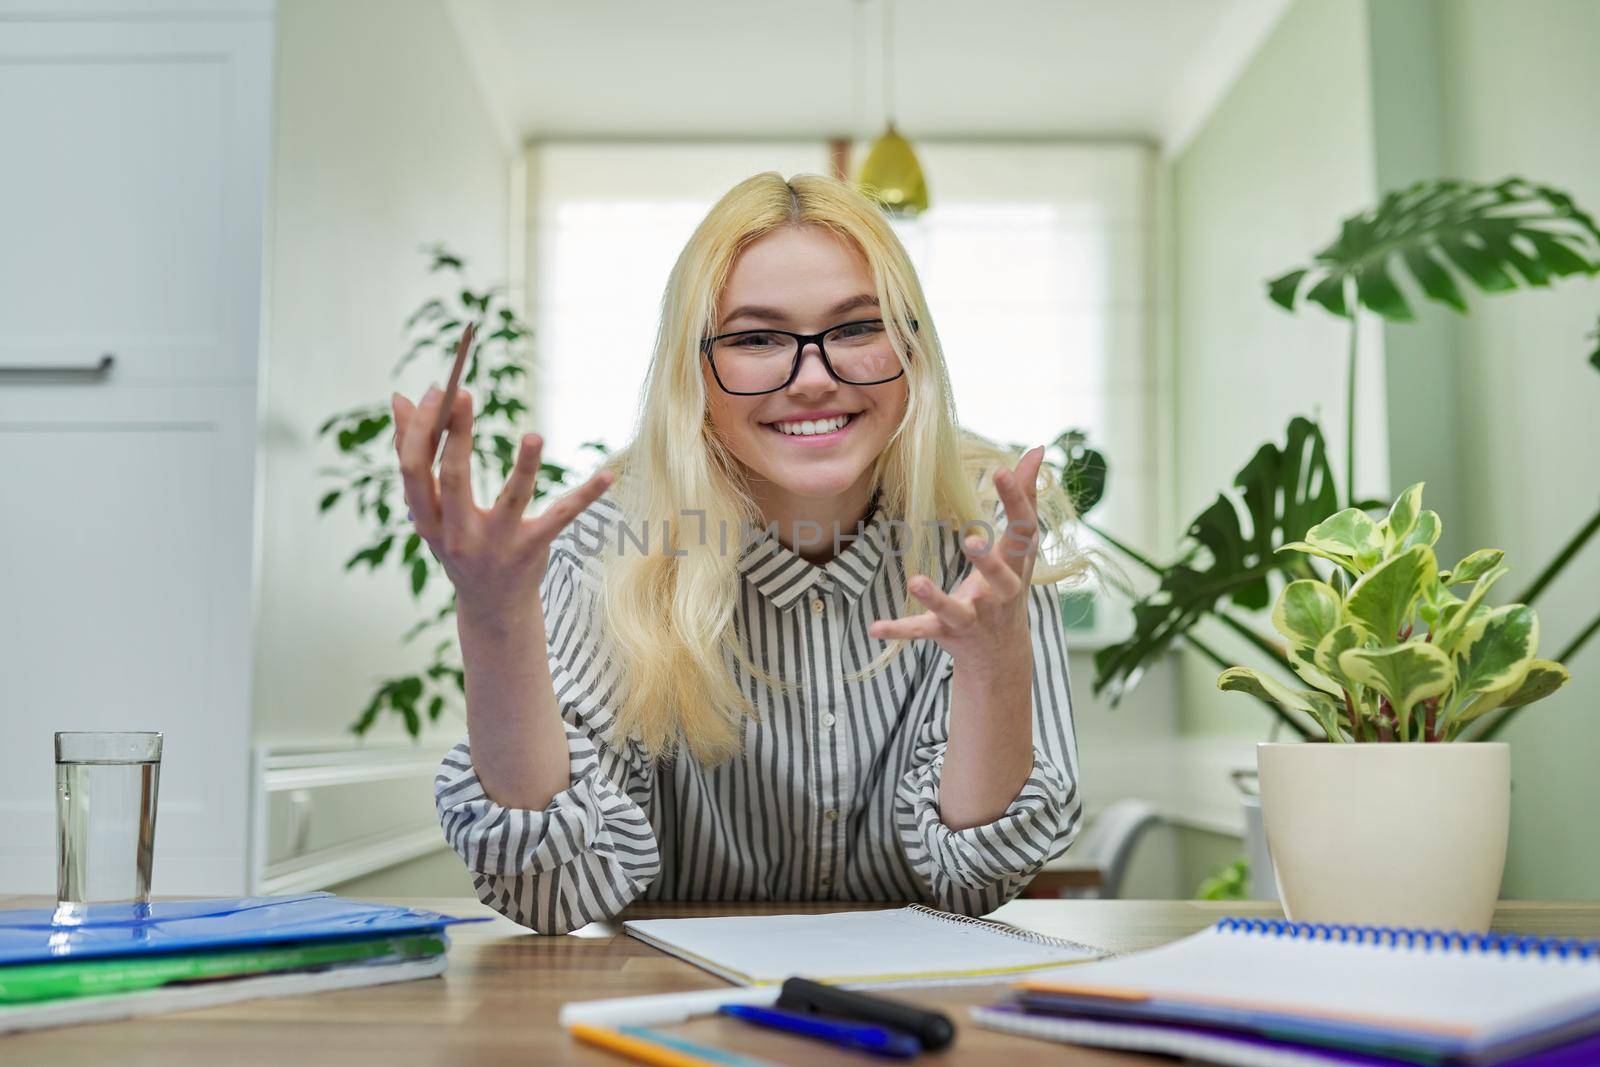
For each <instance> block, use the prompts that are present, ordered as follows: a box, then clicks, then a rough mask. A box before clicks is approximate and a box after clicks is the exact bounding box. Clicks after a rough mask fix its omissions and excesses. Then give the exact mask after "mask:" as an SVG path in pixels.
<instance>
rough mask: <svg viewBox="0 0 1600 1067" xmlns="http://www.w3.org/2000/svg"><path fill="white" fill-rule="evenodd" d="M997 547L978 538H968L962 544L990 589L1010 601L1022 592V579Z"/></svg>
mask: <svg viewBox="0 0 1600 1067" xmlns="http://www.w3.org/2000/svg"><path fill="white" fill-rule="evenodd" d="M997 547H998V546H996V545H986V544H984V543H983V541H982V540H980V539H979V538H976V537H968V538H966V539H965V540H964V541H962V542H961V550H962V551H963V552H965V553H966V554H967V558H968V559H970V560H971V561H972V565H973V567H975V568H977V570H978V573H979V574H982V575H983V577H984V579H985V580H986V581H988V583H989V588H991V589H993V590H994V592H995V594H996V595H997V596H1000V597H1003V598H1006V599H1009V598H1011V597H1014V596H1016V595H1017V593H1019V592H1020V591H1021V590H1022V578H1021V577H1020V576H1019V575H1018V574H1017V572H1016V571H1015V570H1013V569H1012V566H1011V561H1010V560H1008V559H1004V558H1002V557H1003V556H1004V553H1003V552H1001V551H996V549H997Z"/></svg>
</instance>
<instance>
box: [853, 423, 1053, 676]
mask: <svg viewBox="0 0 1600 1067" xmlns="http://www.w3.org/2000/svg"><path fill="white" fill-rule="evenodd" d="M1043 462H1044V448H1043V447H1037V448H1032V449H1029V450H1028V451H1027V452H1026V453H1024V454H1023V456H1022V459H1021V460H1020V461H1019V462H1018V463H1017V467H1016V469H1015V470H1008V469H1006V468H1004V467H1002V468H1000V469H999V470H997V471H995V475H994V484H995V488H996V490H998V492H999V495H1000V500H1001V502H1002V503H1003V504H1004V505H1005V511H1006V529H1005V532H1004V533H1003V534H1002V535H1001V537H1000V539H999V540H998V541H997V542H995V543H992V544H985V543H984V540H983V538H981V537H977V536H968V537H967V538H965V539H964V540H963V541H962V546H961V547H962V550H963V551H964V552H965V553H966V555H967V558H968V559H970V560H972V564H973V571H972V573H971V574H969V575H967V577H966V578H965V579H963V580H962V582H961V584H960V585H959V586H957V587H956V589H955V591H954V592H952V593H946V592H944V590H942V589H940V588H939V587H938V585H936V584H935V583H934V582H933V580H932V579H930V578H929V577H927V576H926V575H922V574H919V575H916V576H914V577H913V578H911V580H910V581H909V582H907V583H906V584H907V587H908V589H909V591H910V592H911V594H912V595H914V596H915V597H917V599H919V600H921V601H922V602H923V603H924V604H926V605H927V606H928V610H927V611H924V612H922V613H921V614H918V615H909V616H906V617H903V618H898V619H878V620H876V621H875V622H873V623H872V625H871V626H870V627H869V628H868V631H867V632H868V633H870V634H871V635H872V636H873V637H877V638H879V639H881V640H885V641H891V640H896V639H899V638H906V639H918V638H923V639H927V640H930V641H934V642H936V643H937V644H938V645H939V646H940V647H942V648H944V649H945V650H947V651H948V652H950V654H951V655H952V656H953V657H954V658H955V661H956V663H957V664H963V665H972V666H977V667H994V668H999V667H1002V666H1004V665H1007V664H1011V663H1013V662H1019V663H1020V662H1022V661H1023V659H1025V657H1026V656H1027V653H1028V651H1029V644H1028V640H1029V639H1028V585H1029V581H1030V579H1031V578H1032V576H1033V564H1034V560H1035V559H1036V558H1037V556H1038V551H1039V516H1038V490H1037V488H1036V482H1037V480H1038V477H1039V466H1040V464H1041V463H1043Z"/></svg>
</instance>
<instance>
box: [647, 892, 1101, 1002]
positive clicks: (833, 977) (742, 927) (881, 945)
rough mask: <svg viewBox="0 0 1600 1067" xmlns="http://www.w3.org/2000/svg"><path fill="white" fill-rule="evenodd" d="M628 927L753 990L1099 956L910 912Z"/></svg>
mask: <svg viewBox="0 0 1600 1067" xmlns="http://www.w3.org/2000/svg"><path fill="white" fill-rule="evenodd" d="M623 928H624V929H625V930H627V931H628V933H630V934H633V935H634V936H636V937H639V938H641V939H642V940H645V941H648V942H649V943H651V944H653V945H655V946H656V947H657V948H660V949H663V950H665V951H667V952H671V953H673V954H674V955H681V956H684V957H685V958H689V959H690V960H691V962H695V963H698V964H700V965H701V966H703V967H706V969H707V970H710V971H712V972H714V973H716V974H720V975H722V976H723V977H725V978H728V979H730V980H732V981H735V982H741V983H746V984H748V983H762V982H781V981H783V979H785V978H788V977H790V976H791V975H800V976H801V977H805V978H813V979H826V980H829V981H835V982H838V981H849V980H858V981H873V980H892V979H895V978H900V977H907V976H915V975H933V976H942V975H951V976H954V975H965V974H971V973H974V972H986V971H990V970H1005V971H1012V970H1027V969H1030V968H1046V967H1052V966H1059V965H1061V964H1065V963H1072V962H1074V961H1078V960H1086V959H1093V958H1094V957H1096V956H1098V955H1101V953H1099V952H1097V951H1095V950H1093V949H1090V948H1088V947H1086V946H1076V947H1070V946H1065V945H1048V944H1037V943H1034V942H1030V941H1026V940H1022V939H1021V938H1019V937H1012V936H1008V935H1007V934H1006V933H1005V932H1003V931H998V930H995V929H994V928H992V927H985V926H983V925H979V924H977V923H963V922H956V921H951V920H948V919H941V918H939V917H937V916H936V915H930V914H928V913H925V912H920V911H917V910H915V909H912V908H896V909H891V910H885V911H847V912H832V913H828V914H822V915H733V916H719V917H714V918H704V919H699V918H697V919H636V920H632V921H629V922H625V923H623Z"/></svg>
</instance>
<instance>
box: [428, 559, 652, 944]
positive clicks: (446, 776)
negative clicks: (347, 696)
mask: <svg viewBox="0 0 1600 1067" xmlns="http://www.w3.org/2000/svg"><path fill="white" fill-rule="evenodd" d="M559 543H560V542H559V541H558V544H559ZM584 583H585V577H584V575H583V573H582V564H581V561H580V560H578V559H577V557H575V556H573V555H572V554H571V553H570V552H567V551H555V550H553V551H552V553H551V559H550V565H549V567H548V568H547V569H546V573H545V577H544V581H543V583H542V584H541V587H540V590H541V598H542V603H543V605H544V613H545V625H546V630H547V633H548V635H549V657H550V673H551V677H552V680H553V681H554V683H555V690H556V698H557V703H558V704H559V705H560V709H561V717H562V720H563V724H564V725H565V727H566V736H567V748H568V751H569V753H570V756H571V761H572V777H571V780H570V784H569V785H568V787H567V788H566V789H564V790H562V791H561V792H559V793H557V794H556V795H555V796H554V797H552V798H551V800H550V803H549V804H548V805H547V806H546V807H545V808H544V809H543V810H542V811H529V810H524V809H518V808H507V807H503V806H501V805H500V804H497V803H495V802H494V801H493V800H492V799H490V798H489V796H488V795H487V794H486V793H485V792H484V789H483V786H482V784H481V783H480V782H479V780H478V776H477V773H476V772H475V771H474V769H473V766H472V748H471V738H470V737H469V738H466V739H463V740H462V741H461V742H460V743H459V744H457V745H456V746H455V748H453V749H452V750H451V751H450V752H449V754H448V755H446V756H445V758H444V761H443V762H442V763H441V764H440V767H439V773H438V776H437V777H436V778H435V780H434V799H435V802H436V804H437V806H438V809H439V820H440V824H441V825H442V826H443V828H444V834H445V838H446V839H447V840H448V841H449V843H450V846H451V847H452V848H453V849H455V851H456V853H457V854H458V855H459V856H460V857H461V859H462V860H463V861H464V862H465V863H466V865H467V868H468V870H470V871H471V872H472V874H473V884H474V886H475V887H476V888H477V891H478V896H479V898H480V899H481V900H483V902H484V903H486V904H488V905H489V906H491V907H493V908H494V909H496V910H497V911H499V912H501V913H502V914H504V915H506V916H508V917H509V918H511V919H513V920H515V921H516V922H519V923H521V924H523V925H524V926H528V927H530V928H532V929H534V930H537V931H539V932H540V933H546V934H558V933H566V932H567V931H569V930H574V929H576V928H578V927H580V926H583V925H584V924H585V923H590V922H595V921H598V920H603V919H609V918H611V917H613V916H615V915H616V914H617V913H618V912H619V911H621V910H622V909H623V908H624V907H626V906H627V905H628V904H629V903H630V902H631V901H633V900H634V899H635V898H637V897H638V896H639V895H640V894H641V893H643V892H644V890H645V888H646V887H647V886H649V884H650V882H651V881H652V880H653V879H654V878H655V877H656V875H657V873H658V872H659V870H660V867H661V859H660V854H659V850H658V846H657V842H656V835H655V831H654V830H653V829H652V827H651V824H650V820H649V818H648V817H647V816H646V813H645V808H646V805H647V803H648V797H649V793H650V788H651V778H652V768H651V765H650V763H649V761H647V760H645V759H644V758H642V754H640V753H639V752H638V751H637V750H636V747H635V746H634V745H632V744H631V743H629V742H627V741H626V740H622V741H620V742H615V743H613V741H612V740H611V738H610V736H609V730H608V727H609V725H610V724H611V722H612V713H613V711H614V709H615V706H616V704H615V701H616V695H617V686H616V679H615V672H614V671H612V670H611V668H610V665H609V663H608V662H607V661H606V659H605V657H604V655H603V652H602V650H601V648H600V646H599V644H598V642H597V641H596V640H595V634H594V632H593V630H592V625H593V615H592V613H591V612H589V611H588V610H586V608H587V607H588V606H589V604H588V603H586V598H588V597H589V596H590V595H591V593H592V590H589V589H587V588H585V584H584Z"/></svg>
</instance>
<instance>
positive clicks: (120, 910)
mask: <svg viewBox="0 0 1600 1067" xmlns="http://www.w3.org/2000/svg"><path fill="white" fill-rule="evenodd" d="M54 918H55V908H53V907H52V908H21V909H17V910H14V911H0V965H5V964H12V963H43V962H47V961H50V960H58V961H59V960H63V959H74V960H79V959H99V958H105V957H112V956H138V955H146V954H149V953H157V952H203V951H210V950H215V949H226V948H235V947H239V946H247V945H269V944H281V943H284V942H291V941H324V940H337V939H349V938H358V937H380V936H386V935H392V934H417V933H426V932H431V931H439V930H442V929H443V928H444V927H446V926H450V925H452V924H454V923H464V922H487V921H488V919H487V918H483V917H478V918H471V919H459V918H456V917H455V916H452V915H441V914H440V913H438V912H436V911H427V910H425V909H422V908H403V907H397V906H395V905H390V904H369V903H367V902H365V901H360V900H347V899H345V898H343V897H337V896H334V895H333V894H332V893H308V894H305V895H304V896H283V897H224V898H212V899H207V900H173V901H159V902H157V903H153V904H92V905H89V906H88V908H87V909H86V914H85V915H84V916H83V917H82V921H81V922H74V923H73V924H71V925H65V924H59V923H56V922H55V921H54Z"/></svg>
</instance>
